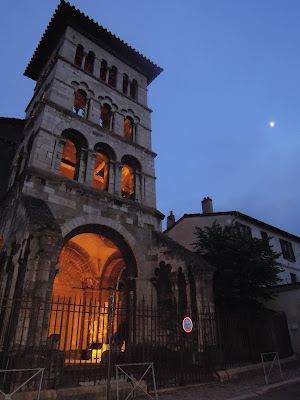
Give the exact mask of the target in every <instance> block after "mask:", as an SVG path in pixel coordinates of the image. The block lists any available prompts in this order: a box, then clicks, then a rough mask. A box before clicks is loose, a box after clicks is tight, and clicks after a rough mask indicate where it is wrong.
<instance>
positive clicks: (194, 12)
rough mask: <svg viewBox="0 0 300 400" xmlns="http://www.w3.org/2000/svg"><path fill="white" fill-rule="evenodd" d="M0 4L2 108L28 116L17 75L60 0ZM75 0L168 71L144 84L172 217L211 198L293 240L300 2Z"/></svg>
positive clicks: (163, 196) (296, 229) (299, 158)
mask: <svg viewBox="0 0 300 400" xmlns="http://www.w3.org/2000/svg"><path fill="white" fill-rule="evenodd" d="M0 4H1V15H0V33H1V39H2V40H1V53H2V62H1V67H0V68H1V82H2V95H1V112H0V115H1V116H3V117H13V118H24V115H25V113H24V110H25V108H26V106H27V104H28V102H29V100H30V99H31V96H32V94H33V88H34V86H35V82H34V81H32V80H31V79H29V78H26V77H24V76H23V72H24V70H25V68H26V66H27V64H28V62H29V61H30V59H31V56H32V55H33V53H34V51H35V49H36V47H37V45H38V43H39V40H40V38H41V36H42V35H43V33H44V31H45V29H46V27H47V25H48V23H49V21H50V19H51V17H52V15H53V13H54V12H55V9H56V7H57V5H58V4H59V0H47V1H41V0H40V1H37V0H27V1H24V0H12V1H10V2H9V1H4V0H2V1H0ZM71 4H72V5H74V6H75V7H76V8H79V9H80V10H81V11H82V12H84V13H85V14H86V15H88V16H89V17H90V18H93V19H94V20H95V21H96V22H98V23H99V24H100V25H103V26H104V27H105V28H106V29H108V30H109V31H111V32H112V33H113V34H115V35H116V36H118V37H119V38H121V39H122V40H124V41H125V42H127V43H128V44H129V45H131V46H132V47H134V48H135V49H136V50H138V51H139V52H141V53H142V54H143V55H144V56H146V57H147V58H150V59H151V60H152V61H153V62H155V63H156V64H158V65H159V66H161V67H162V68H163V69H164V71H163V73H162V74H161V75H160V76H158V78H156V80H155V81H154V82H152V83H151V84H150V86H149V87H148V89H149V92H148V93H149V101H148V103H149V107H150V108H151V109H152V110H153V114H152V129H153V132H152V144H153V150H154V151H155V152H156V153H157V154H158V156H157V158H156V176H157V187H156V189H157V208H158V210H160V211H161V212H162V213H164V214H165V215H166V216H167V215H168V214H169V212H170V210H173V212H174V214H175V216H176V219H179V218H180V217H181V216H182V215H183V214H184V213H198V212H201V200H202V199H203V197H206V196H209V197H211V198H212V199H213V205H214V211H216V212H217V211H233V210H234V211H240V212H242V213H245V214H247V215H249V216H251V217H254V218H257V219H259V220H261V221H264V222H266V223H268V224H271V225H274V226H276V227H278V228H281V229H283V230H286V231H288V232H290V233H293V234H295V235H298V236H299V235H300V213H299V197H300V185H299V170H300V154H299V153H300V152H299V148H300V107H299V99H300V23H299V21H300V1H299V0H205V1H203V0H186V1H185V2H183V1H177V0H172V1H171V0H160V1H157V0H152V1H143V0H128V1H124V0H122V1H121V0H114V1H101V0H85V1H82V0H73V1H72V2H71ZM271 121H274V122H275V126H274V127H271V126H270V125H269V123H270V122H271ZM165 227H166V224H165V222H164V224H163V228H164V229H165Z"/></svg>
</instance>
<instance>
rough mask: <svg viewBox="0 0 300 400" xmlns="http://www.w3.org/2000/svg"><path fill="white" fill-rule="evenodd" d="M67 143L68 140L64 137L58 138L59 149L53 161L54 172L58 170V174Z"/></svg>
mask: <svg viewBox="0 0 300 400" xmlns="http://www.w3.org/2000/svg"><path fill="white" fill-rule="evenodd" d="M65 144H66V141H65V140H64V139H63V138H60V139H59V140H58V145H57V149H56V157H55V158H54V161H53V172H56V173H58V174H59V171H60V163H61V159H62V155H63V151H64V147H65Z"/></svg>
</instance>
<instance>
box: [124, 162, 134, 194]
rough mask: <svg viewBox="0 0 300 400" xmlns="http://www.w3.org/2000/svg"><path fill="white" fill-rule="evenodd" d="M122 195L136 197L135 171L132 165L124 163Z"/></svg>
mask: <svg viewBox="0 0 300 400" xmlns="http://www.w3.org/2000/svg"><path fill="white" fill-rule="evenodd" d="M122 197H124V198H125V199H130V200H134V199H135V171H134V169H133V168H132V167H131V166H130V165H126V164H124V165H123V168H122Z"/></svg>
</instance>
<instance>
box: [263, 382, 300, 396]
mask: <svg viewBox="0 0 300 400" xmlns="http://www.w3.org/2000/svg"><path fill="white" fill-rule="evenodd" d="M256 399H257V400H298V399H300V383H296V384H294V385H289V386H287V387H284V388H282V389H274V390H271V391H270V392H268V393H266V394H264V395H262V396H259V397H257V398H256Z"/></svg>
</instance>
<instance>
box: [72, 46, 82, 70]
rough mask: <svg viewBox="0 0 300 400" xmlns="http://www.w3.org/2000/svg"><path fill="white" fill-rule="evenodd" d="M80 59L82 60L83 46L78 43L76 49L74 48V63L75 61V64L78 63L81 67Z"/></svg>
mask: <svg viewBox="0 0 300 400" xmlns="http://www.w3.org/2000/svg"><path fill="white" fill-rule="evenodd" d="M82 60H83V46H82V45H81V44H79V45H78V46H77V49H76V54H75V60H74V63H75V64H76V65H78V67H81V64H82Z"/></svg>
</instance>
